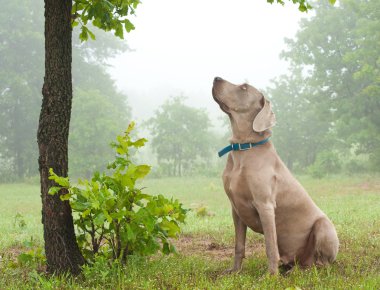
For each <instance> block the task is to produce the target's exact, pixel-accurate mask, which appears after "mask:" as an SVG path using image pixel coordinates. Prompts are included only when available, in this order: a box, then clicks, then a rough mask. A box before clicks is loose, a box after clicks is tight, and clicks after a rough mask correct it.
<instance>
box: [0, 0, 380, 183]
mask: <svg viewBox="0 0 380 290" xmlns="http://www.w3.org/2000/svg"><path fill="white" fill-rule="evenodd" d="M379 14H380V2H379V1H375V0H369V1H364V0H344V1H343V0H342V1H340V3H339V4H336V5H335V6H331V5H330V4H329V3H328V1H318V2H315V4H314V10H313V11H312V12H311V13H308V14H304V13H301V12H299V11H298V10H297V7H296V6H294V5H291V4H288V5H285V6H284V7H282V6H281V5H270V4H268V3H266V1H253V0H239V1H234V2H233V3H231V1H224V0H223V1H216V0H212V1H211V0H210V1H202V2H201V1H200V0H196V1H184V0H181V1H179V0H167V1H160V2H157V1H144V2H143V3H142V5H141V6H140V7H139V8H138V9H137V15H136V17H135V18H133V19H131V20H132V22H133V23H134V25H135V26H136V30H134V31H132V32H131V33H129V34H126V35H125V40H124V41H120V40H118V39H116V38H115V37H114V36H113V35H107V34H106V33H102V32H101V31H98V30H96V29H95V28H94V29H93V31H94V32H95V34H96V38H97V39H96V41H91V40H90V41H88V42H86V43H81V42H80V41H79V40H78V34H79V32H78V30H75V29H74V33H73V86H74V87H73V89H74V98H73V109H72V120H71V128H70V139H69V168H70V169H69V174H70V175H71V176H72V177H79V176H89V175H90V174H91V172H93V171H95V170H104V168H105V165H106V164H107V162H108V161H110V160H112V158H113V156H112V150H111V149H110V148H109V143H110V142H111V141H112V140H114V139H115V137H116V135H118V134H121V132H123V130H125V129H126V127H127V126H128V123H129V122H130V121H131V120H136V121H137V129H138V135H139V136H146V137H147V138H148V139H149V142H148V146H147V148H145V149H144V150H142V152H141V153H140V154H139V155H138V156H137V158H139V159H140V160H142V161H144V162H147V163H148V164H151V165H153V170H152V174H151V176H152V177H162V176H168V175H169V176H173V175H176V176H178V175H207V176H216V175H220V172H221V170H222V167H223V164H224V163H225V160H224V159H219V158H218V157H217V154H216V153H217V151H218V150H220V149H221V148H223V147H224V146H226V145H227V144H228V137H229V133H228V122H227V120H226V116H225V115H224V114H223V113H222V112H221V111H220V109H219V107H218V106H217V104H216V103H215V102H214V101H213V99H212V96H211V86H212V80H213V78H214V77H215V76H220V77H223V78H225V79H227V80H229V81H231V82H233V83H243V82H247V81H248V82H249V83H250V84H251V85H253V86H255V87H256V88H258V89H260V90H261V91H263V93H264V94H265V95H266V96H267V97H268V98H269V99H270V100H271V101H272V102H273V104H274V111H275V113H276V116H277V126H276V127H275V128H274V129H273V137H272V140H273V142H274V144H275V147H276V149H277V150H278V152H279V154H280V156H281V158H282V159H283V160H284V161H285V163H286V164H287V165H288V167H289V168H290V169H291V170H292V171H294V172H296V173H302V174H311V175H313V176H314V177H318V178H322V177H324V176H326V175H330V174H339V173H344V174H355V173H357V172H374V171H379V170H380V145H379V144H380V142H379V141H380V140H379V139H380V134H379V133H380V118H379V111H380V110H379V109H380V73H379V65H380V59H379V47H380V46H379V43H380V32H379V29H378V28H379V27H380V15H379ZM0 23H1V25H0V68H1V70H0V182H12V181H17V180H31V181H36V180H38V177H37V176H38V164H37V155H38V154H37V152H38V150H37V144H36V130H37V124H38V116H39V112H40V106H41V99H42V95H41V88H42V81H43V61H44V55H43V53H44V43H43V41H44V35H43V25H44V23H43V6H42V3H40V2H37V1H31V0H15V1H8V2H6V3H3V4H2V10H1V11H0Z"/></svg>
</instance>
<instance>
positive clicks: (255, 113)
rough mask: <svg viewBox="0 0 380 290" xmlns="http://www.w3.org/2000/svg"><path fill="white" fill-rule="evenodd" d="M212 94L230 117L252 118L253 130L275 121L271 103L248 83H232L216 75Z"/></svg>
mask: <svg viewBox="0 0 380 290" xmlns="http://www.w3.org/2000/svg"><path fill="white" fill-rule="evenodd" d="M212 96H213V97H214V100H215V101H216V102H217V103H218V104H219V106H220V108H221V109H222V111H223V112H225V113H227V114H228V115H229V117H230V118H232V119H234V120H235V119H237V118H238V117H239V116H242V115H244V116H246V117H248V118H249V119H252V120H253V121H252V128H253V131H255V132H263V131H265V130H267V129H269V128H271V127H273V126H274V125H275V123H276V117H275V115H274V113H273V111H272V105H271V103H270V102H269V101H268V100H267V99H266V98H265V97H264V96H263V94H262V93H260V92H259V91H258V90H257V89H255V88H254V87H252V86H250V85H248V84H242V85H234V84H232V83H230V82H228V81H226V80H223V79H222V78H220V77H216V78H215V79H214V85H213V87H212Z"/></svg>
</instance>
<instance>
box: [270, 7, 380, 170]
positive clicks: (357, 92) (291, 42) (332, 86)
mask: <svg viewBox="0 0 380 290" xmlns="http://www.w3.org/2000/svg"><path fill="white" fill-rule="evenodd" d="M313 6H314V8H315V16H313V17H312V18H310V19H305V20H303V21H302V23H301V27H302V28H301V29H300V31H298V33H297V35H296V37H295V39H288V40H287V44H288V49H287V50H286V51H284V52H283V57H284V58H285V59H286V60H288V61H289V62H290V65H291V69H290V73H289V75H287V76H282V77H280V78H279V79H278V80H277V81H275V82H274V84H275V88H274V89H272V90H271V93H272V94H273V97H274V99H275V102H278V103H279V106H278V112H279V117H280V118H282V119H283V120H289V121H292V123H293V126H296V128H297V130H296V133H293V134H289V132H286V128H281V127H279V128H278V129H277V130H278V131H280V132H278V134H279V136H281V135H282V136H285V135H286V136H289V138H290V139H291V138H292V136H294V134H295V136H297V135H299V136H303V137H302V139H303V140H306V139H309V140H313V142H316V144H314V147H315V146H317V148H316V150H314V149H313V145H312V144H309V146H307V145H306V144H305V146H306V147H307V148H308V149H311V153H310V154H311V155H312V158H310V161H313V160H314V159H315V156H316V155H317V154H318V153H319V152H321V154H322V151H324V150H328V151H334V150H336V149H339V150H340V151H342V150H345V153H346V154H349V152H350V150H352V149H356V153H358V154H360V153H364V154H366V155H368V156H369V157H370V161H371V162H372V165H373V169H376V168H377V169H380V160H379V159H380V158H377V157H378V156H379V154H378V153H379V150H380V149H379V148H380V147H379V141H380V140H379V138H380V137H379V136H380V134H379V133H380V123H379V118H378V112H379V109H380V81H379V80H380V73H379V68H378V65H377V64H378V63H379V48H378V47H379V46H378V45H376V43H377V44H378V43H379V41H380V32H379V30H378V29H377V28H378V27H380V17H379V16H380V2H379V1H374V0H369V1H364V0H360V1H353V0H344V1H340V4H339V6H337V7H332V6H330V5H328V4H323V3H320V4H317V3H316V4H313ZM321 27H324V29H320V28H321ZM375 27H377V28H375ZM298 95H300V96H302V99H303V101H302V103H303V104H302V111H303V114H302V115H298V114H297V112H298V111H299V109H300V108H299V105H300V103H299V102H297V101H296V102H295V100H296V99H297V96H298ZM284 104H285V106H284ZM286 104H287V106H286ZM287 107H288V108H289V109H287ZM296 116H297V117H296ZM302 116H306V118H307V119H304V117H302ZM279 123H280V126H281V122H279ZM316 126H317V128H316ZM319 126H322V127H319ZM318 127H319V129H318ZM305 128H307V130H305ZM276 134H277V133H276ZM290 139H288V140H286V139H284V138H283V139H282V141H284V142H283V143H282V144H279V145H280V148H281V147H283V150H284V152H285V150H286V149H285V148H288V150H292V149H291V148H294V147H293V146H294V144H293V143H292V142H294V140H293V139H291V140H290ZM279 143H280V142H279ZM297 144H298V145H303V143H302V142H301V143H297ZM318 144H319V145H318ZM296 147H299V146H296ZM343 152H344V151H343ZM283 154H285V153H283ZM301 154H302V153H301ZM325 155H326V154H324V156H325ZM284 159H286V157H285V158H284ZM305 165H307V163H305Z"/></svg>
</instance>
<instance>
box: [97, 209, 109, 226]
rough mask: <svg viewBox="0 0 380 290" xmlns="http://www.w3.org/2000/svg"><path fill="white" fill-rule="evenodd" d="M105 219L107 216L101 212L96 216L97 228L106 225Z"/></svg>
mask: <svg viewBox="0 0 380 290" xmlns="http://www.w3.org/2000/svg"><path fill="white" fill-rule="evenodd" d="M105 219H106V216H105V215H104V213H102V212H100V213H98V214H97V215H96V216H95V218H94V224H95V225H96V226H101V225H103V224H104V221H105Z"/></svg>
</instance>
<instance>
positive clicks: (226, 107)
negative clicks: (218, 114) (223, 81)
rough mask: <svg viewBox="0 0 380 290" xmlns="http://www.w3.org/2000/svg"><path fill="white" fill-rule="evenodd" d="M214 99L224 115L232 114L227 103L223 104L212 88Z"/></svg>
mask: <svg viewBox="0 0 380 290" xmlns="http://www.w3.org/2000/svg"><path fill="white" fill-rule="evenodd" d="M212 97H213V98H214V100H215V102H217V103H218V105H219V107H220V109H221V110H222V111H223V112H224V113H226V114H228V115H229V114H230V110H229V108H228V106H227V105H226V104H225V103H223V102H222V101H221V100H220V99H219V98H218V97H217V96H216V91H215V88H214V87H212Z"/></svg>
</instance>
